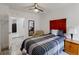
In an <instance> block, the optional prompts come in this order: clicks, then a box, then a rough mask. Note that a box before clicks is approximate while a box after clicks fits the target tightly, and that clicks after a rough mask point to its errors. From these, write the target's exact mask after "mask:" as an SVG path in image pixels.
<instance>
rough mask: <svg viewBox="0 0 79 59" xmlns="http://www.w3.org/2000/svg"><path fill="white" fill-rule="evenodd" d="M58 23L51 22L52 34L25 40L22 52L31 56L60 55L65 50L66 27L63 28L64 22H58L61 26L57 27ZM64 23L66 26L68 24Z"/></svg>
mask: <svg viewBox="0 0 79 59" xmlns="http://www.w3.org/2000/svg"><path fill="white" fill-rule="evenodd" d="M56 22H57V20H56ZM56 22H55V21H50V32H51V34H48V35H42V36H40V37H34V38H33V37H32V38H27V39H25V40H24V41H23V43H22V45H21V49H20V50H21V51H23V49H24V50H25V51H26V54H29V55H59V54H60V53H61V52H62V51H63V50H64V39H65V36H64V33H65V32H66V28H65V27H66V26H65V27H63V26H61V25H62V24H60V23H63V21H59V20H58V22H60V23H59V25H56ZM64 23H65V24H66V22H64ZM52 25H53V26H52ZM55 25H56V26H57V27H55Z"/></svg>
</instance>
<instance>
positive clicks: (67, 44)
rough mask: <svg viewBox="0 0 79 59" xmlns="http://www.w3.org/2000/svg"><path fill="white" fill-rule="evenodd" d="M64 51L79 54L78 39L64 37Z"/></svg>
mask: <svg viewBox="0 0 79 59" xmlns="http://www.w3.org/2000/svg"><path fill="white" fill-rule="evenodd" d="M64 51H65V52H66V53H68V54H70V55H79V41H75V40H71V39H65V40H64Z"/></svg>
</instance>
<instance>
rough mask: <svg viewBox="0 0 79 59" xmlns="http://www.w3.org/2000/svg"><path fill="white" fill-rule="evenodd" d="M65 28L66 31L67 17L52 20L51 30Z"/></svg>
mask: <svg viewBox="0 0 79 59" xmlns="http://www.w3.org/2000/svg"><path fill="white" fill-rule="evenodd" d="M52 29H56V30H63V31H64V33H66V18H64V19H56V20H50V30H52Z"/></svg>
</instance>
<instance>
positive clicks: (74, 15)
mask: <svg viewBox="0 0 79 59" xmlns="http://www.w3.org/2000/svg"><path fill="white" fill-rule="evenodd" d="M61 18H66V19H67V33H69V31H71V30H72V29H74V31H77V32H76V34H78V33H79V31H78V30H79V27H78V26H79V4H71V5H69V6H66V7H63V8H58V9H54V10H52V11H50V12H49V13H48V14H43V16H42V20H41V22H40V23H41V29H43V30H44V31H45V33H48V32H49V20H53V19H61ZM44 24H45V25H44ZM74 36H75V35H74ZM75 37H76V38H75V39H78V37H79V36H78V35H77V36H75Z"/></svg>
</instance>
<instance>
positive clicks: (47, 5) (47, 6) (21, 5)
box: [4, 3, 73, 11]
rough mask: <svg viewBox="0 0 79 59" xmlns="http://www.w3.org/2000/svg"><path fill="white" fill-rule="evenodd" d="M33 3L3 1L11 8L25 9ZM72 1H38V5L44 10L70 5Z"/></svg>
mask: <svg viewBox="0 0 79 59" xmlns="http://www.w3.org/2000/svg"><path fill="white" fill-rule="evenodd" d="M33 4H34V3H4V5H7V6H9V7H10V8H12V9H18V10H27V8H29V7H30V6H32V5H33ZM72 4H73V3H38V5H39V6H41V7H42V8H43V9H45V10H49V11H50V10H53V9H56V8H62V7H66V6H69V5H72Z"/></svg>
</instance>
